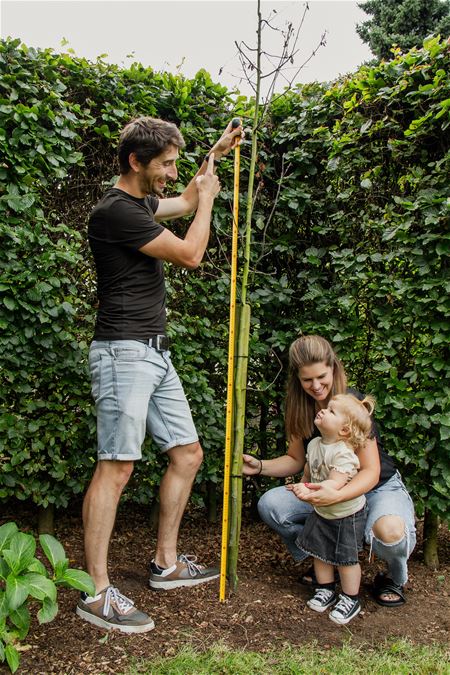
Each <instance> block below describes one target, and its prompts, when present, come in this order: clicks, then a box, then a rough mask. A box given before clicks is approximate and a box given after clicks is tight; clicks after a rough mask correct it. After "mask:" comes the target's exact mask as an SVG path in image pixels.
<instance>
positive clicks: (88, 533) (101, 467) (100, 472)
mask: <svg viewBox="0 0 450 675" xmlns="http://www.w3.org/2000/svg"><path fill="white" fill-rule="evenodd" d="M132 472H133V462H118V461H112V460H101V461H99V462H98V464H97V467H96V469H95V473H94V475H93V477H92V481H91V484H90V486H89V489H88V491H87V492H86V496H85V498H84V502H83V524H84V547H85V556H86V567H87V571H88V572H89V574H90V575H91V577H92V578H93V580H94V582H95V586H96V589H97V593H98V592H99V591H101V590H103V589H104V588H106V587H107V586H109V578H108V548H109V540H110V538H111V533H112V530H113V527H114V521H115V519H116V512H117V505H118V503H119V500H120V496H121V494H122V492H123V489H124V487H125V486H126V484H127V483H128V480H129V478H130V476H131V474H132Z"/></svg>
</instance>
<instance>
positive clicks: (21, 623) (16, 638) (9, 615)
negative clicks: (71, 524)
mask: <svg viewBox="0 0 450 675" xmlns="http://www.w3.org/2000/svg"><path fill="white" fill-rule="evenodd" d="M39 543H40V545H41V548H42V551H43V552H44V554H45V556H46V557H47V559H48V561H49V563H50V565H51V567H52V573H50V574H49V572H48V570H47V568H46V567H45V565H44V564H43V563H42V562H41V561H40V560H39V559H38V558H37V557H36V540H35V538H34V537H33V535H31V534H26V533H24V532H20V531H19V529H18V527H17V525H16V524H15V523H13V522H8V523H5V524H4V525H2V526H1V527H0V662H4V661H6V662H7V663H8V666H9V668H10V670H11V672H13V673H14V672H15V671H16V670H17V668H18V667H19V658H20V657H19V649H18V646H17V643H18V642H20V641H21V640H23V639H24V638H25V637H26V636H27V634H28V632H29V630H30V624H31V612H30V607H35V606H39V605H40V607H39V609H38V611H37V619H38V621H39V623H40V624H42V623H48V622H50V621H53V619H54V618H55V616H56V615H57V613H58V603H57V586H58V585H59V586H66V587H69V588H75V589H78V590H80V591H85V592H86V593H89V594H90V595H94V594H95V587H94V583H93V581H92V579H91V577H90V576H89V574H87V573H86V572H83V571H82V570H77V569H71V568H70V567H69V560H68V559H67V557H66V554H65V552H64V548H63V546H62V545H61V544H60V543H59V542H58V541H57V540H56V539H55V538H54V537H52V536H51V535H49V534H42V535H40V537H39Z"/></svg>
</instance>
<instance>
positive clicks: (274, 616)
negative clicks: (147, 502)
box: [0, 505, 450, 675]
mask: <svg viewBox="0 0 450 675" xmlns="http://www.w3.org/2000/svg"><path fill="white" fill-rule="evenodd" d="M6 511H7V512H6V513H3V514H2V517H1V519H0V523H1V522H5V521H7V520H15V521H16V522H17V523H18V525H19V526H20V527H22V528H27V529H28V528H34V527H35V525H36V523H35V515H34V514H33V512H32V511H29V512H27V511H26V510H25V509H24V510H23V511H21V512H19V513H17V512H16V509H10V510H9V512H8V509H7V510H6ZM75 511H76V512H73V513H71V514H70V513H63V514H61V515H60V516H59V517H58V520H57V523H56V536H57V537H58V539H59V540H60V541H61V543H62V544H63V545H64V547H65V550H66V553H67V555H68V557H69V558H70V564H71V567H80V568H81V567H83V546H82V536H83V533H82V526H81V516H80V513H79V510H78V509H75ZM148 522H149V518H148V511H147V509H145V508H144V507H142V508H141V509H139V508H136V507H131V506H126V505H124V506H122V507H121V509H120V511H119V515H118V518H117V522H116V527H115V532H114V535H113V539H112V542H111V549H110V577H111V580H112V582H113V583H114V584H115V585H117V586H118V587H119V588H120V590H121V591H122V592H123V593H124V594H125V595H127V596H128V597H130V598H132V599H133V600H134V601H135V603H136V606H137V607H138V608H140V609H143V610H144V611H146V612H147V613H149V614H150V615H151V616H152V617H153V618H154V620H155V623H156V627H155V629H154V630H153V631H151V632H149V633H146V634H143V635H133V636H126V635H122V634H119V633H117V632H110V633H105V632H104V631H102V630H100V629H97V628H95V627H94V626H91V625H90V624H87V623H85V622H83V621H82V620H81V619H79V618H78V617H77V616H76V615H75V613H74V607H75V604H76V602H77V597H78V596H77V593H76V592H75V591H71V590H63V591H61V593H60V599H59V607H60V611H59V614H58V616H57V617H56V619H55V620H54V621H53V622H52V623H49V624H45V625H42V626H39V625H38V623H37V622H34V623H33V627H32V630H31V632H30V634H29V636H28V637H27V639H26V641H25V646H24V651H22V654H21V667H20V670H19V671H18V672H19V673H23V674H25V673H27V674H28V673H29V674H30V675H31V674H32V675H40V674H41V673H42V674H43V675H50V674H53V673H55V674H56V673H58V674H59V675H61V674H64V675H75V674H77V675H78V674H79V673H96V674H97V675H99V674H100V673H102V674H103V673H122V672H123V671H124V670H125V668H126V667H127V665H128V664H129V662H130V659H132V658H133V657H135V658H140V657H145V658H149V659H152V658H154V657H156V656H158V657H160V656H172V655H174V654H175V653H176V652H177V651H178V650H179V649H180V648H181V647H182V646H183V645H186V644H190V645H192V646H193V647H194V648H196V649H198V650H200V651H203V650H206V649H208V647H210V646H211V645H213V644H214V643H216V642H218V641H221V642H222V643H224V644H225V645H227V646H229V647H231V648H233V649H246V650H251V651H257V652H267V651H271V650H276V649H278V648H281V647H283V646H284V645H291V646H295V645H303V644H305V643H308V642H312V641H316V642H317V644H318V645H319V646H320V647H322V648H327V647H331V646H335V645H341V644H342V643H343V642H344V641H348V639H349V638H351V640H352V644H353V645H355V646H357V645H358V644H361V643H369V644H373V645H376V644H379V643H380V642H383V641H384V640H386V639H394V640H395V639H398V638H408V639H409V640H411V641H412V642H413V643H416V644H430V643H432V642H436V643H439V644H446V643H448V642H449V628H450V601H449V596H450V536H449V531H448V529H447V528H446V527H445V526H441V528H440V532H439V557H440V567H439V569H438V570H431V569H428V568H427V567H425V565H424V564H423V557H422V553H421V541H420V539H421V524H420V523H419V543H418V546H417V548H416V551H415V553H414V554H413V556H412V558H411V561H410V568H409V569H410V579H409V582H408V585H407V588H406V591H407V603H406V605H405V606H404V607H402V608H390V609H386V608H384V607H380V606H379V605H377V604H376V603H375V602H374V601H373V600H372V599H371V597H370V590H369V584H370V581H371V580H372V579H373V577H374V575H375V574H376V572H377V571H379V570H382V569H383V566H382V564H381V563H380V561H376V560H375V561H372V562H370V563H369V562H368V560H367V552H365V553H364V554H363V558H364V560H363V587H362V599H363V604H364V607H363V611H362V612H361V613H360V615H359V616H358V617H357V618H356V619H355V620H354V621H352V622H351V623H350V624H349V626H346V627H342V626H337V625H336V624H334V623H332V622H331V621H330V620H329V619H328V616H327V613H324V614H323V615H318V614H316V613H314V612H312V611H311V610H309V609H308V608H307V607H306V605H305V603H306V600H307V599H308V598H309V597H310V590H309V589H308V588H307V587H305V586H302V585H301V584H299V583H298V581H297V578H298V575H299V572H300V571H301V570H305V569H306V567H307V565H306V564H305V563H303V564H302V565H299V564H295V563H293V561H292V559H291V558H290V556H289V555H288V554H287V553H286V552H285V550H284V548H283V545H282V544H281V542H280V540H279V539H278V537H277V536H276V535H274V534H273V533H272V532H271V531H269V529H268V528H267V527H266V526H265V525H264V524H263V523H261V522H255V521H253V520H251V519H250V518H247V519H246V520H244V523H243V526H242V536H241V546H240V564H239V588H238V590H237V592H236V593H235V594H233V595H232V596H230V597H229V598H228V599H227V600H226V602H225V603H222V604H221V603H219V583H218V580H215V581H212V582H210V583H207V584H204V585H201V586H197V587H195V588H191V589H186V588H181V589H175V590H172V591H164V592H162V591H159V592H157V591H156V592H155V591H151V590H149V588H148V574H147V568H148V563H149V559H150V557H151V555H152V553H153V551H154V545H155V539H156V534H155V531H154V530H152V529H151V528H150V527H149V525H148ZM179 541H180V546H179V550H180V552H184V553H195V554H196V555H197V556H198V557H199V560H201V561H202V562H205V563H208V564H213V563H216V562H217V560H218V557H219V554H220V548H221V533H220V524H217V525H211V524H208V523H207V521H206V519H205V517H204V515H203V514H202V513H199V512H198V511H196V510H194V509H192V510H191V511H190V512H188V513H187V514H186V515H185V517H184V519H183V523H182V528H181V532H180V540H179ZM0 672H7V671H6V670H3V669H2V668H1V667H0Z"/></svg>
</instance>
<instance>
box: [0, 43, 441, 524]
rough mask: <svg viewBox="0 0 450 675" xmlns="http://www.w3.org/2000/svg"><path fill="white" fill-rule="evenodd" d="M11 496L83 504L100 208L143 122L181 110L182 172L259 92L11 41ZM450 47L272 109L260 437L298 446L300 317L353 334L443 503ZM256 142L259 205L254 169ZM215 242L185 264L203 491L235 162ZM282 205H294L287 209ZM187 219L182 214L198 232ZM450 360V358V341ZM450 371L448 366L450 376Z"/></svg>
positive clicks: (408, 463) (5, 476)
mask: <svg viewBox="0 0 450 675" xmlns="http://www.w3.org/2000/svg"><path fill="white" fill-rule="evenodd" d="M0 71H1V75H2V77H1V80H0V98H1V100H0V147H1V155H2V163H1V166H0V173H1V178H2V184H3V188H2V189H3V192H2V194H1V196H0V211H1V221H2V222H1V225H0V227H1V232H2V244H3V245H2V248H1V250H0V268H1V272H0V275H1V276H0V293H1V303H0V322H1V327H2V334H1V336H0V363H1V370H2V375H1V377H2V379H1V388H0V399H1V404H2V411H1V413H0V429H1V431H2V433H1V436H0V462H1V466H2V472H1V474H0V499H3V500H5V499H8V498H9V497H12V496H14V497H18V498H21V499H28V498H31V499H32V500H33V501H34V502H35V503H36V504H39V505H47V504H49V503H54V504H56V505H57V506H61V505H65V504H67V502H68V500H69V499H70V498H71V497H72V496H73V495H74V494H76V493H79V492H81V491H82V490H84V488H85V486H86V484H87V482H88V480H89V478H90V475H91V473H92V467H93V465H94V463H95V459H94V457H95V420H94V417H93V410H92V404H91V400H90V392H89V383H88V377H87V371H86V358H87V349H88V344H89V340H90V338H91V335H92V327H93V320H94V313H95V312H94V310H95V302H96V299H95V284H94V278H93V270H92V260H91V258H90V254H89V251H88V248H87V245H86V236H85V233H86V221H87V216H88V213H89V211H90V209H91V207H92V205H93V203H95V201H96V200H97V199H98V198H99V196H100V194H101V193H102V192H103V190H104V189H105V188H106V187H107V186H108V185H109V184H111V181H112V179H113V175H114V173H116V172H117V168H116V167H115V164H114V145H115V142H116V140H117V136H118V132H119V130H120V128H121V127H122V126H123V124H124V122H125V121H126V120H128V119H129V118H131V117H132V116H134V115H136V114H149V115H155V116H159V117H163V118H165V119H169V120H172V121H174V122H175V123H177V124H178V125H179V126H180V128H181V130H182V133H183V134H184V136H185V138H186V141H187V146H186V150H185V152H184V153H183V156H182V158H181V161H180V177H179V183H178V185H176V186H175V190H178V189H179V188H181V186H182V185H183V184H186V183H187V181H188V180H189V178H190V176H192V174H193V173H194V172H195V170H196V166H197V165H198V163H199V160H200V158H201V157H202V156H203V155H204V153H205V150H206V149H207V148H209V147H210V145H211V143H212V142H213V141H214V140H215V139H216V138H217V134H218V130H220V129H221V128H222V127H223V126H224V124H225V123H226V122H227V121H228V119H229V118H230V117H231V116H232V115H233V114H236V113H237V114H242V115H246V114H250V113H251V107H252V102H251V101H247V100H245V99H244V98H242V97H241V98H239V99H238V100H237V101H234V100H233V99H232V97H231V95H230V93H229V92H228V91H227V90H226V89H225V88H224V87H221V86H220V85H218V84H214V83H213V82H211V79H210V77H209V75H208V74H207V73H206V72H204V71H200V72H199V73H198V74H197V76H196V77H195V78H194V79H193V80H186V79H185V78H183V77H182V76H173V75H170V74H167V73H164V74H161V73H154V72H153V71H152V70H151V69H145V68H143V67H142V66H141V65H139V64H133V65H132V66H131V67H130V68H129V69H121V68H118V67H116V66H111V65H109V64H105V63H104V62H102V61H101V60H99V61H97V62H96V63H90V62H87V61H86V60H84V59H78V58H76V57H73V56H70V55H67V54H62V55H58V54H55V53H53V52H51V51H50V50H34V49H28V48H26V47H25V46H24V45H21V44H20V43H19V41H11V40H8V41H2V42H1V43H0ZM446 73H448V53H447V52H446V49H445V45H444V44H443V43H440V42H439V41H438V40H437V39H436V40H430V41H429V42H428V43H426V44H425V46H424V49H422V50H413V51H411V52H410V53H408V54H406V55H404V56H402V55H398V56H397V57H396V58H395V59H394V60H393V61H391V62H389V63H384V64H382V65H380V66H379V67H376V68H367V67H363V68H361V69H360V70H359V71H358V72H357V73H356V74H355V75H353V76H351V77H348V78H346V79H344V80H342V81H339V82H336V83H335V84H333V85H332V86H331V87H329V88H327V87H326V86H324V85H318V84H316V85H308V86H304V87H301V88H299V89H298V90H296V91H294V92H290V93H287V94H286V95H284V96H282V97H280V98H278V99H277V100H276V101H275V103H274V104H273V106H272V109H271V111H270V116H269V117H268V118H267V119H266V121H265V123H264V129H263V130H262V131H263V133H262V134H261V138H262V145H261V149H260V154H259V173H258V177H257V181H258V183H259V187H258V196H257V200H256V203H255V210H254V216H255V218H254V220H255V228H254V245H253V250H252V268H253V273H252V290H251V296H250V301H251V304H252V331H251V345H250V355H251V360H250V364H249V392H248V397H247V399H248V404H247V410H248V415H247V419H248V429H247V434H246V443H247V450H248V451H256V450H257V451H260V452H261V453H262V454H263V455H264V456H271V455H275V454H278V453H280V452H283V451H284V448H285V439H284V433H283V420H282V407H283V398H284V386H285V365H286V359H287V347H288V345H289V344H290V342H291V341H292V339H294V338H295V337H296V336H297V335H298V333H299V331H300V330H302V331H303V332H312V331H314V332H320V333H322V334H324V335H325V336H327V337H329V338H330V339H331V340H332V341H333V342H334V344H336V346H337V347H338V348H339V351H340V353H341V355H342V357H343V358H344V361H345V363H346V365H347V367H348V370H349V373H350V375H351V380H352V382H353V384H356V385H357V386H359V387H360V388H363V389H367V390H370V391H372V392H373V393H375V394H376V396H377V399H378V413H377V416H378V418H379V419H380V420H381V422H382V427H383V432H384V433H383V436H384V439H385V443H386V446H387V448H388V450H389V451H390V452H392V453H393V454H394V455H395V456H396V458H397V459H398V460H399V463H400V465H401V468H402V470H403V471H404V473H405V475H406V476H407V480H408V484H409V487H410V489H411V491H412V493H413V496H414V498H415V499H416V502H417V504H418V506H419V509H420V508H421V507H423V506H427V507H428V508H430V509H431V510H432V511H433V512H435V513H437V514H440V515H445V513H446V500H447V499H448V496H449V494H450V460H449V457H448V452H447V451H446V446H445V443H446V441H447V439H448V435H449V429H450V417H449V410H448V405H449V404H448V401H449V396H448V394H449V391H448V371H449V365H448V358H446V355H445V350H446V349H447V350H448V347H447V345H448V338H449V328H448V325H449V324H448V314H449V311H448V276H447V275H446V270H447V267H448V262H447V258H446V253H447V252H448V230H445V222H446V221H445V218H446V208H448V164H446V162H448V124H449V81H448V75H446ZM247 157H248V152H247V150H246V145H245V144H244V146H243V151H242V158H243V159H242V179H241V185H242V202H243V203H244V202H245V196H246V195H245V189H246V179H247V170H248V159H247ZM219 173H220V177H221V183H222V186H223V191H222V194H221V196H220V198H219V199H218V200H217V203H216V207H215V211H214V218H213V232H212V236H211V242H210V247H209V249H208V252H207V255H206V257H205V261H204V263H203V264H202V266H201V268H200V269H199V270H198V271H196V272H194V273H192V272H189V273H188V272H187V271H185V270H181V269H178V268H174V267H170V266H169V267H168V286H169V322H170V323H169V332H170V334H171V335H172V337H173V338H174V347H173V358H174V361H175V363H176V365H177V366H178V368H179V372H180V376H181V378H182V380H183V383H184V385H185V388H186V391H187V395H188V398H189V400H190V402H191V405H192V409H193V414H194V418H195V420H196V423H197V426H198V429H199V433H200V436H201V439H202V444H203V446H204V449H205V456H206V457H205V462H204V464H203V467H202V469H201V471H200V473H199V475H198V477H197V483H196V486H195V491H194V493H195V496H196V498H197V499H199V500H201V499H202V498H203V494H204V484H205V482H206V481H212V482H215V483H218V484H220V481H221V472H222V464H223V445H224V427H225V420H224V411H225V396H226V372H227V366H226V359H227V348H228V298H229V257H230V249H231V239H230V237H231V220H232V218H231V200H232V161H231V160H230V159H227V160H224V161H223V162H222V166H221V167H220V168H219ZM274 205H275V206H276V208H274ZM188 222H189V220H186V221H180V222H176V223H174V225H173V227H174V229H175V231H176V232H178V233H180V234H182V233H183V232H184V231H185V229H186V226H187V224H188ZM447 353H448V352H447ZM446 376H447V378H446ZM145 458H146V459H147V460H149V461H148V462H143V463H141V464H139V466H138V467H137V469H136V472H135V475H134V477H133V479H132V481H131V483H130V486H129V488H128V489H127V494H128V496H129V498H131V499H133V500H135V501H138V502H141V503H146V502H148V501H151V500H152V499H153V498H154V496H155V495H156V493H157V488H158V483H159V478H160V475H161V471H162V465H163V463H164V459H160V458H159V456H158V454H157V452H156V451H155V449H154V448H153V447H152V445H151V443H148V444H147V445H146V447H145Z"/></svg>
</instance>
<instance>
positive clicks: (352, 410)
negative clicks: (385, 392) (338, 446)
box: [331, 394, 375, 452]
mask: <svg viewBox="0 0 450 675" xmlns="http://www.w3.org/2000/svg"><path fill="white" fill-rule="evenodd" d="M331 400H332V401H335V402H336V403H337V404H338V405H339V409H340V411H342V413H343V414H344V415H345V416H346V417H347V422H348V426H349V429H350V435H349V436H348V438H346V441H347V443H349V445H351V446H352V448H353V450H354V451H355V452H357V451H358V450H361V448H363V447H364V445H365V443H366V441H367V439H368V438H370V437H371V435H372V419H371V417H370V416H371V415H372V413H373V411H374V409H375V399H374V397H373V396H366V397H365V398H364V399H363V400H362V401H360V400H359V399H358V398H356V396H353V394H337V395H336V396H333V398H332V399H331Z"/></svg>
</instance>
